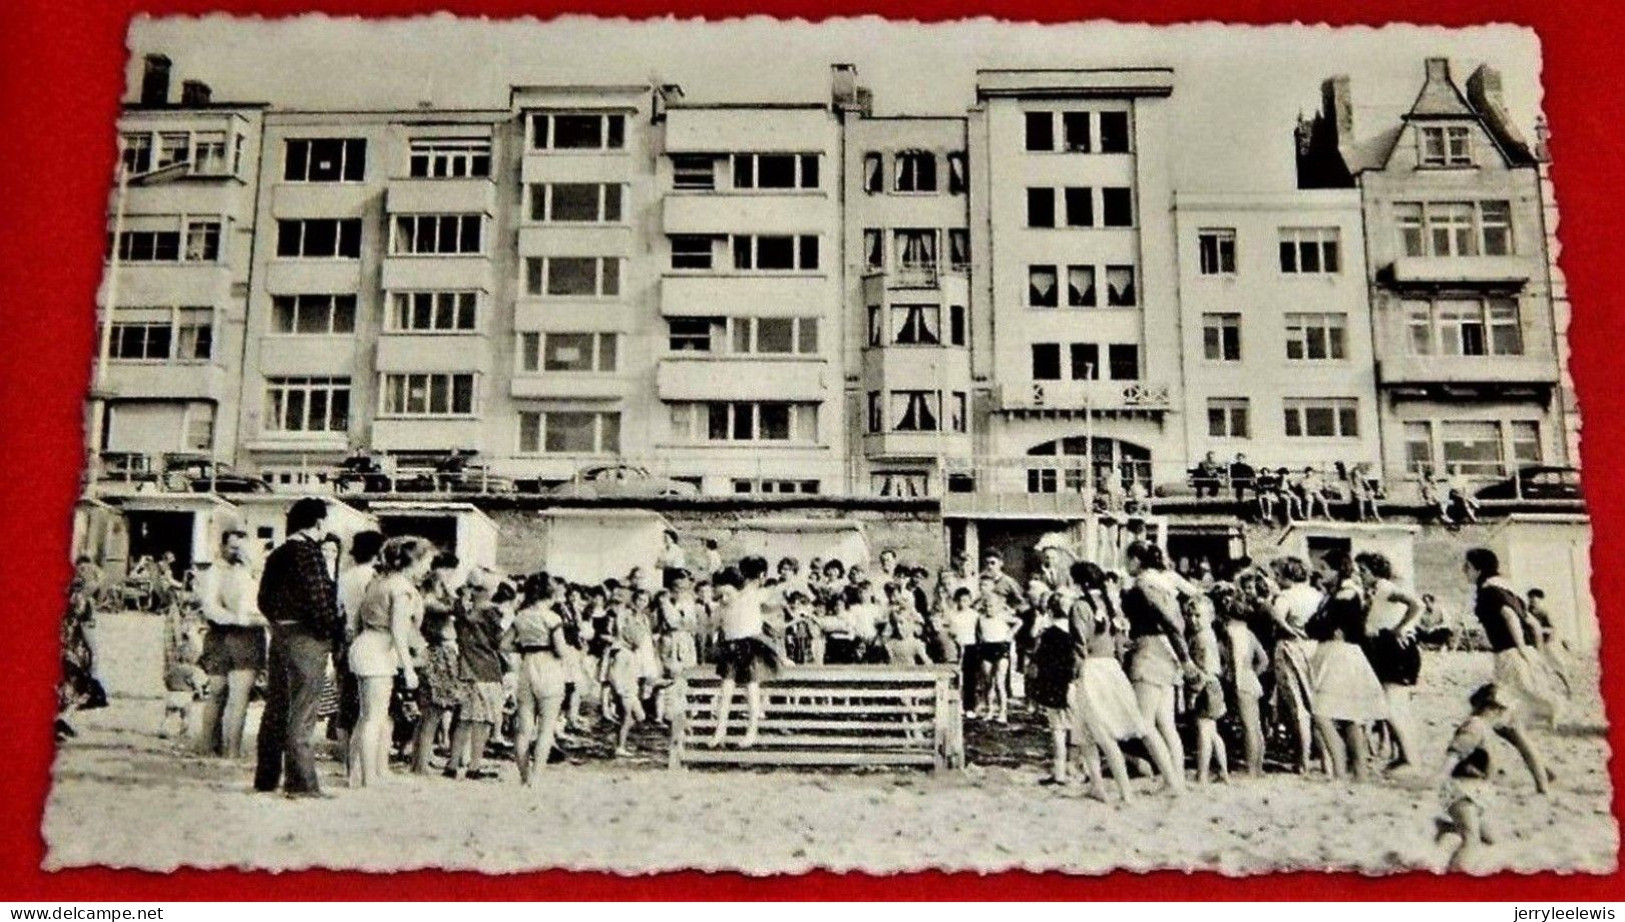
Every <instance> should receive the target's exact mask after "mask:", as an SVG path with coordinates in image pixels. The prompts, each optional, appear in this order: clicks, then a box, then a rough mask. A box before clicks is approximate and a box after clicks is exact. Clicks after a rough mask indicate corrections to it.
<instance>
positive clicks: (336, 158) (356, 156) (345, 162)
mask: <svg viewBox="0 0 1625 922" xmlns="http://www.w3.org/2000/svg"><path fill="white" fill-rule="evenodd" d="M366 171H367V140H366V139H365V138H300V139H295V140H290V141H288V144H287V148H286V150H285V152H284V157H283V160H282V178H283V180H285V181H287V182H360V181H361V180H362V178H363V177H364V176H365V174H366Z"/></svg>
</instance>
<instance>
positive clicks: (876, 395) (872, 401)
mask: <svg viewBox="0 0 1625 922" xmlns="http://www.w3.org/2000/svg"><path fill="white" fill-rule="evenodd" d="M881 398H882V395H881V393H880V392H879V391H870V392H869V431H870V432H885V431H886V416H885V411H884V408H883V403H882V399H881Z"/></svg>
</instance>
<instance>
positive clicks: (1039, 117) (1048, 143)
mask: <svg viewBox="0 0 1625 922" xmlns="http://www.w3.org/2000/svg"><path fill="white" fill-rule="evenodd" d="M1026 125H1027V149H1028V150H1030V151H1046V150H1054V149H1055V116H1054V115H1053V114H1052V113H1049V112H1028V113H1026Z"/></svg>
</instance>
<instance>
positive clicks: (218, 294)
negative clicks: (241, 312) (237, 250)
mask: <svg viewBox="0 0 1625 922" xmlns="http://www.w3.org/2000/svg"><path fill="white" fill-rule="evenodd" d="M118 288H119V290H118V300H119V304H121V305H123V306H126V307H129V306H132V305H148V304H186V305H216V304H224V303H225V302H226V301H227V299H228V298H230V296H231V268H230V267H229V266H226V265H225V264H223V263H205V262H176V263H132V262H121V263H119V267H118ZM96 302H97V303H98V304H101V305H106V304H107V274H106V272H105V271H104V272H103V273H102V283H101V288H100V290H99V291H98V292H97V294H96Z"/></svg>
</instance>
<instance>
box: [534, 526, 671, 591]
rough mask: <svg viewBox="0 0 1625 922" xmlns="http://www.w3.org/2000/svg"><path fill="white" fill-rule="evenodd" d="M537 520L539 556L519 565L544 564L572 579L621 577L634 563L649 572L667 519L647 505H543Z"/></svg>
mask: <svg viewBox="0 0 1625 922" xmlns="http://www.w3.org/2000/svg"><path fill="white" fill-rule="evenodd" d="M539 515H540V517H541V521H542V531H543V537H542V547H543V551H542V559H541V560H536V561H525V562H524V565H523V566H524V567H525V568H528V569H533V570H546V571H547V572H548V573H550V574H552V575H554V576H562V577H564V578H565V579H567V580H570V581H571V582H576V583H598V582H602V581H604V580H606V579H610V578H612V577H613V578H615V579H619V580H624V579H626V575H627V574H628V573H630V572H631V571H632V568H634V567H642V568H643V569H645V570H646V571H648V572H650V573H651V574H652V573H653V572H654V569H655V567H656V565H657V564H658V563H659V561H660V553H661V551H662V550H663V549H664V548H665V534H666V529H668V528H670V527H671V524H670V523H669V522H667V521H666V517H665V516H663V515H661V514H660V513H658V512H651V511H649V510H646V509H547V510H543V511H542V512H541V513H539Z"/></svg>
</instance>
